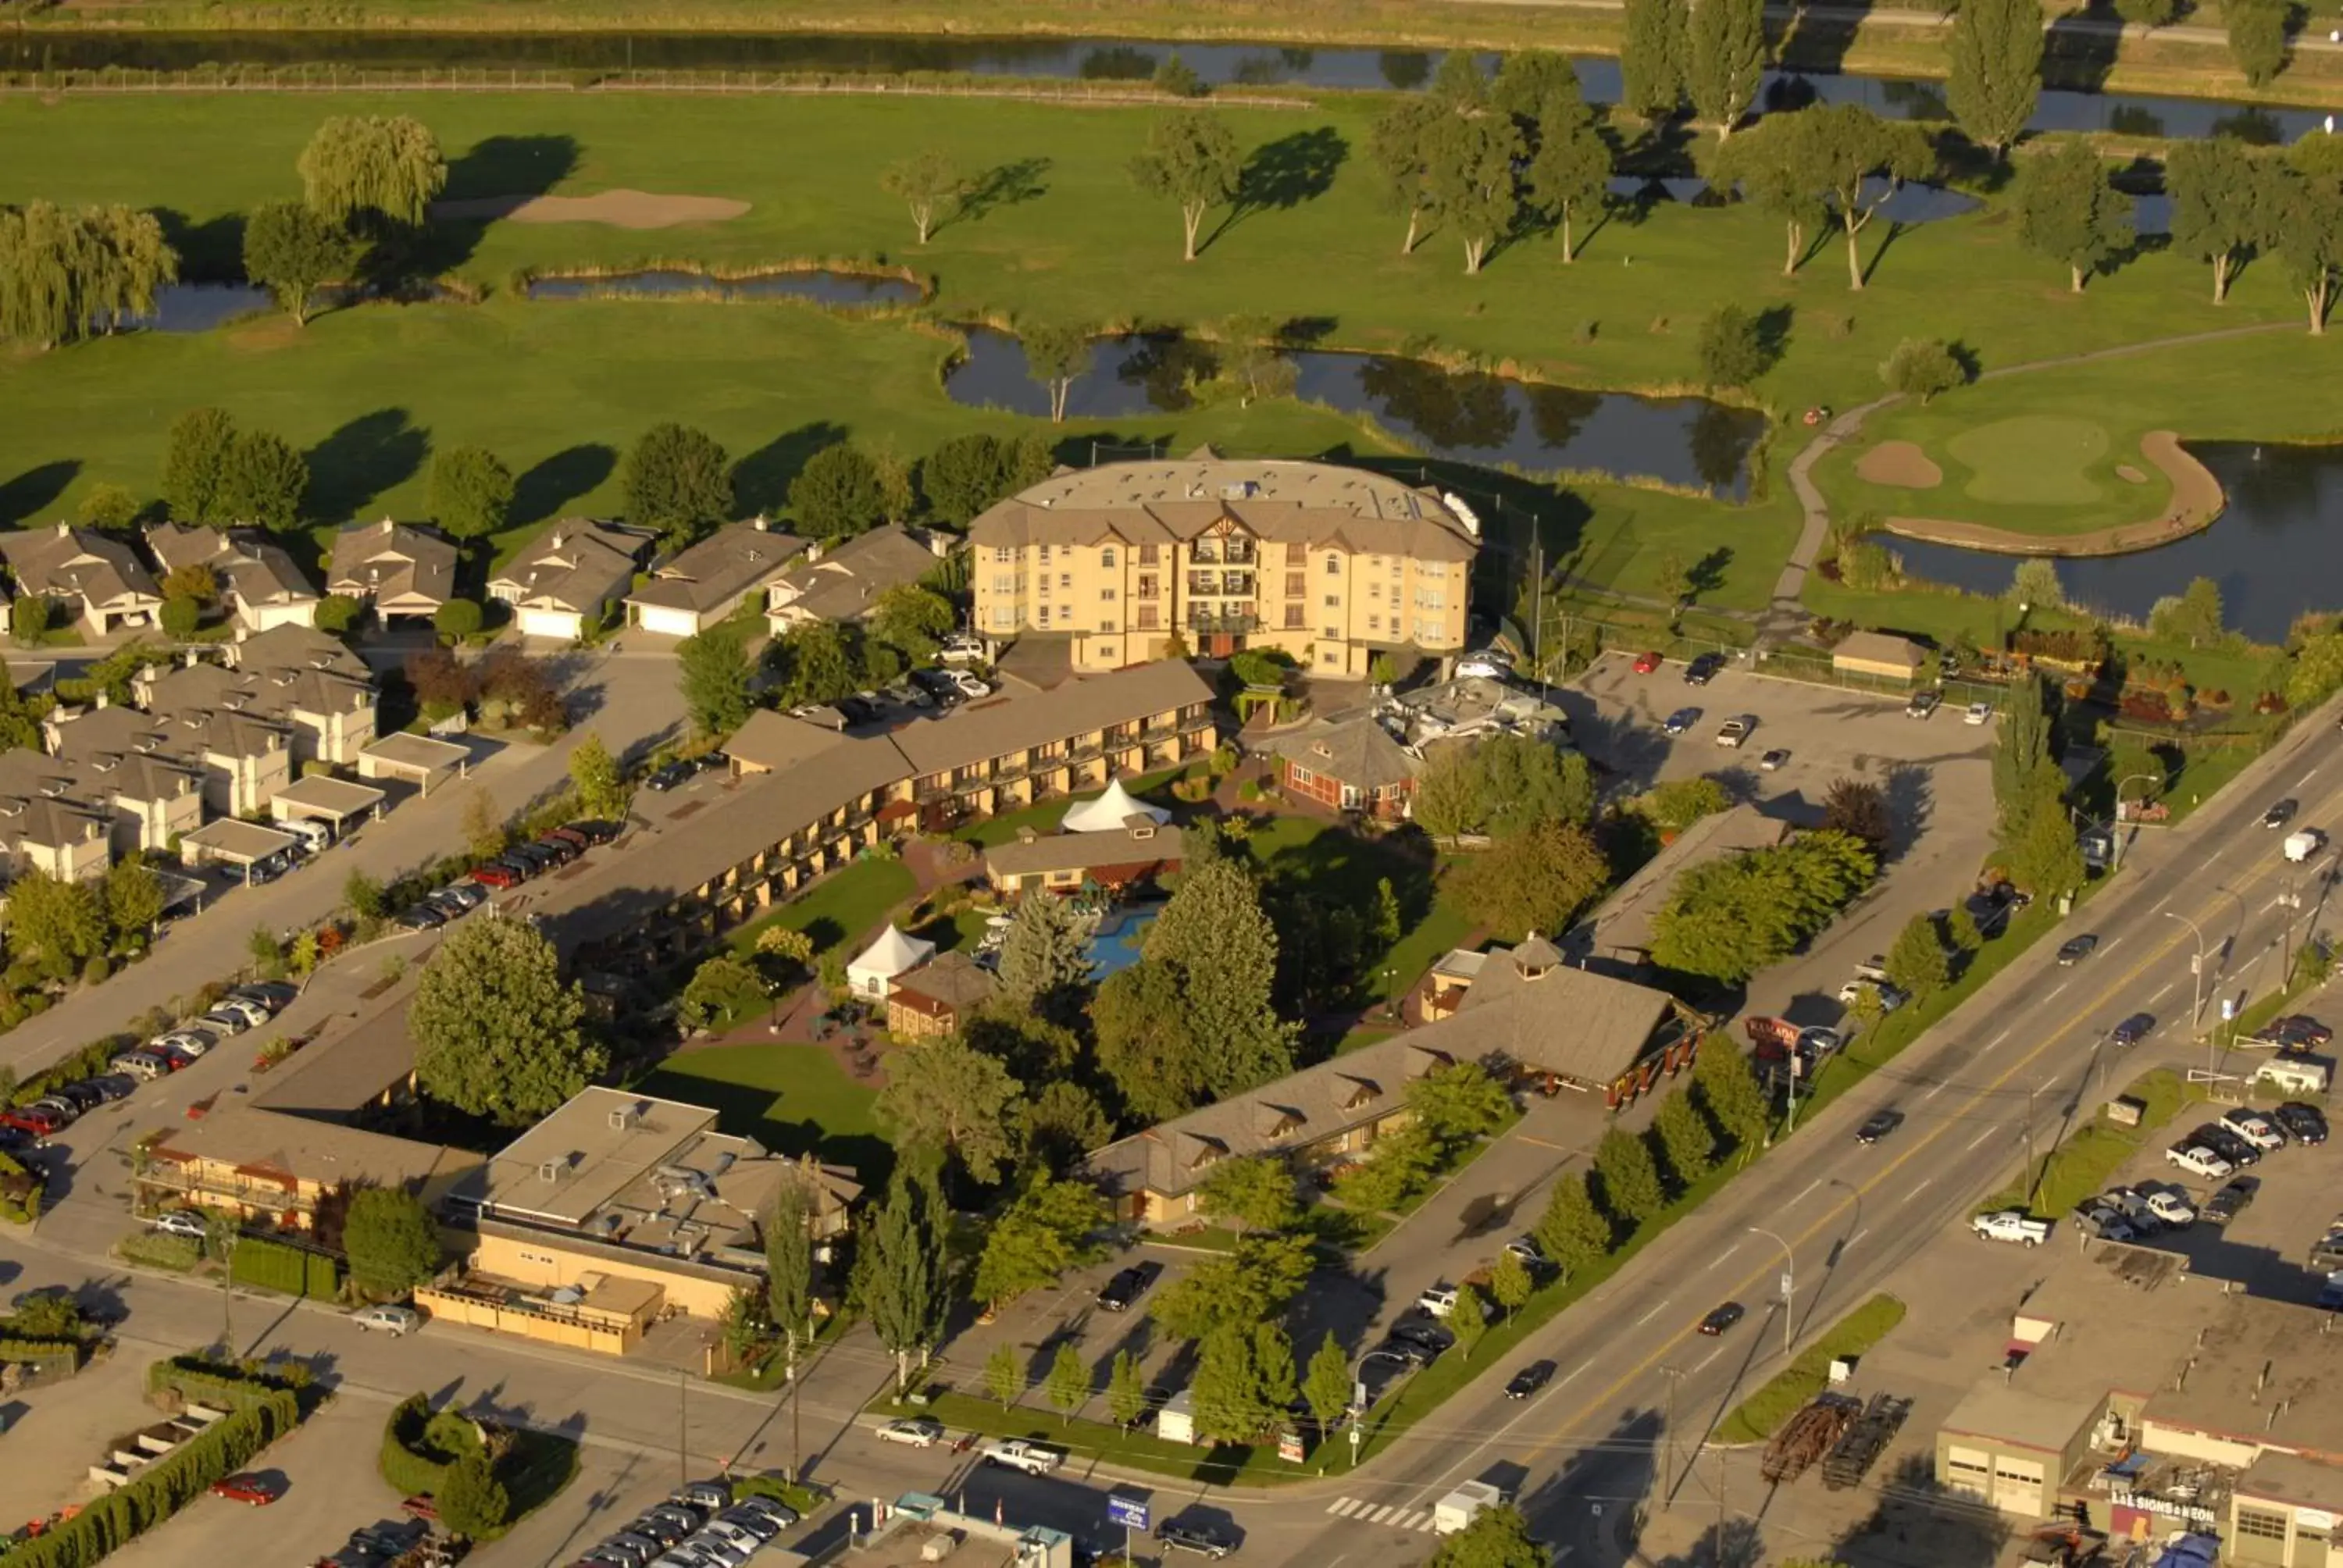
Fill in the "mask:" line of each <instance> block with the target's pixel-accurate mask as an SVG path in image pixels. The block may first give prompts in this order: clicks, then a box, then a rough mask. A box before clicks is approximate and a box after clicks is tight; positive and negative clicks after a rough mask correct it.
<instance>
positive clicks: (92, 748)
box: [48, 666, 288, 763]
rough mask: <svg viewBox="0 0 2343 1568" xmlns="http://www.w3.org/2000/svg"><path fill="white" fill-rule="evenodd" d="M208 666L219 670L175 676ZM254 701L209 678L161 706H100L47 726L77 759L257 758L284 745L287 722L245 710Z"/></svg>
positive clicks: (63, 750) (62, 751) (62, 750)
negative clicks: (104, 756)
mask: <svg viewBox="0 0 2343 1568" xmlns="http://www.w3.org/2000/svg"><path fill="white" fill-rule="evenodd" d="M206 671H209V673H210V674H211V675H212V676H214V677H216V676H218V675H219V674H220V672H219V671H218V670H216V669H213V668H212V667H210V666H199V667H198V668H196V669H190V670H179V671H176V672H175V675H184V676H198V677H200V676H202V675H204V674H205V672H206ZM158 684H159V683H158ZM182 697H184V698H185V699H186V700H180V698H182ZM249 700H250V699H249V696H248V695H245V696H242V697H239V694H238V693H237V692H236V690H234V689H226V688H219V687H216V686H213V685H211V684H209V683H206V684H204V685H203V686H201V687H200V688H198V687H179V688H175V689H174V691H173V694H172V697H171V698H170V699H169V701H168V706H167V707H166V708H165V709H162V710H160V711H156V712H151V713H142V712H140V711H139V710H138V709H135V708H95V709H89V710H88V711H86V712H84V713H81V714H79V715H77V716H74V717H71V718H53V719H51V721H50V723H49V726H48V729H49V733H50V735H51V736H52V738H53V742H54V744H55V748H56V750H57V753H58V755H60V756H62V757H65V758H67V759H71V760H74V761H76V762H78V761H85V760H88V759H92V758H95V757H97V756H99V755H101V754H104V753H113V754H115V755H117V756H126V755H134V754H135V755H139V756H163V757H171V758H176V759H181V760H183V761H186V762H189V763H195V762H200V761H202V760H203V759H206V758H209V757H233V758H252V757H262V756H266V755H267V754H268V753H269V752H271V751H280V750H283V749H284V748H285V746H286V743H287V736H288V731H287V729H286V727H285V726H284V725H283V724H282V723H279V722H277V720H275V719H270V718H269V717H267V716H266V714H265V713H262V712H258V711H244V710H243V709H245V707H246V704H247V703H248V702H249Z"/></svg>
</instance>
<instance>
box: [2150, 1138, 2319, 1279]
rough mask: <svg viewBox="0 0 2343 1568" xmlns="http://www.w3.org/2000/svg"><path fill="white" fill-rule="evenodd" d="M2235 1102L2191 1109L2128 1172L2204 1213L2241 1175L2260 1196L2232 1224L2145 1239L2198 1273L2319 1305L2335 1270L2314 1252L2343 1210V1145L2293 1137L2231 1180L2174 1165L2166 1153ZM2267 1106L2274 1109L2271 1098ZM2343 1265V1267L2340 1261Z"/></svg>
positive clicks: (2206, 1223)
mask: <svg viewBox="0 0 2343 1568" xmlns="http://www.w3.org/2000/svg"><path fill="white" fill-rule="evenodd" d="M2227 1109H2228V1106H2227V1105H2226V1104H2220V1103H2200V1104H2196V1105H2190V1106H2187V1107H2185V1108H2183V1110H2182V1111H2181V1113H2180V1114H2179V1115H2178V1116H2177V1117H2176V1118H2174V1120H2173V1121H2172V1123H2171V1125H2170V1126H2169V1127H2167V1128H2166V1129H2165V1130H2164V1131H2163V1133H2162V1135H2160V1136H2158V1137H2156V1138H2153V1139H2151V1140H2149V1141H2148V1147H2147V1149H2146V1150H2145V1151H2142V1153H2141V1154H2140V1155H2139V1157H2138V1158H2137V1159H2136V1160H2135V1161H2132V1162H2131V1163H2130V1164H2129V1165H2128V1166H2127V1168H2126V1170H2125V1171H2123V1172H2122V1173H2121V1176H2120V1180H2121V1181H2124V1182H2127V1183H2129V1184H2131V1185H2133V1186H2136V1187H2143V1188H2144V1187H2147V1186H2149V1185H2154V1186H2161V1187H2165V1188H2167V1189H2177V1190H2179V1191H2183V1192H2185V1193H2186V1194H2187V1199H2188V1201H2189V1202H2190V1203H2191V1204H2192V1205H2193V1206H2194V1207H2196V1208H2197V1209H2198V1210H2199V1211H2202V1210H2203V1209H2204V1208H2205V1205H2206V1202H2207V1200H2208V1199H2209V1198H2210V1197H2211V1196H2212V1195H2213V1194H2214V1193H2215V1192H2217V1191H2219V1190H2220V1189H2221V1188H2223V1187H2225V1186H2227V1185H2228V1184H2229V1183H2230V1182H2231V1181H2234V1180H2237V1179H2238V1178H2243V1179H2245V1180H2247V1181H2251V1182H2252V1183H2253V1188H2252V1200H2251V1201H2249V1202H2247V1204H2246V1205H2245V1207H2244V1208H2243V1209H2242V1210H2241V1211H2239V1212H2238V1213H2237V1216H2236V1217H2235V1218H2233V1219H2231V1220H2229V1221H2227V1222H2226V1223H2223V1222H2219V1221H2216V1220H2214V1219H2212V1218H2210V1217H2200V1218H2199V1219H2198V1220H2197V1221H2196V1223H2194V1224H2191V1225H2187V1226H2182V1227H2179V1228H2177V1229H2166V1230H2163V1231H2159V1232H2158V1233H2157V1234H2155V1235H2152V1236H2147V1237H2143V1238H2141V1244H2143V1245H2146V1246H2151V1247H2157V1248H2161V1249H2163V1250H2165V1251H2174V1252H2179V1253H2181V1254H2183V1255H2185V1256H2186V1257H2187V1259H2188V1265H2189V1269H2190V1271H2191V1272H2193V1273H2197V1274H2202V1275H2207V1276H2209V1277H2211V1278H2215V1279H2221V1280H2232V1281H2236V1282H2238V1283H2240V1284H2242V1285H2244V1286H2245V1288H2246V1289H2247V1291H2249V1292H2252V1293H2253V1294H2255V1295H2258V1296H2268V1297H2270V1298H2273V1299H2275V1300H2278V1301H2288V1302H2304V1303H2306V1304H2307V1303H2309V1302H2315V1301H2316V1300H2317V1299H2318V1293H2319V1290H2320V1288H2321V1287H2322V1286H2324V1285H2325V1284H2326V1283H2327V1275H2328V1271H2327V1270H2325V1269H2314V1268H2313V1267H2312V1265H2311V1263H2310V1253H2311V1249H2312V1248H2313V1247H2315V1246H2317V1245H2318V1241H2319V1239H2320V1238H2321V1237H2322V1236H2324V1235H2325V1234H2326V1233H2327V1231H2328V1225H2329V1224H2330V1222H2332V1221H2334V1219H2335V1217H2336V1214H2337V1212H2338V1210H2343V1181H2338V1176H2343V1150H2338V1146H2337V1145H2336V1144H2335V1143H2333V1142H2331V1141H2329V1142H2327V1143H2323V1144H2319V1145H2317V1146H2308V1145H2305V1144H2302V1143H2299V1142H2296V1141H2291V1140H2290V1141H2288V1144H2287V1146H2286V1147H2285V1148H2282V1149H2278V1150H2275V1151H2267V1152H2264V1153H2262V1155H2261V1158H2260V1159H2259V1160H2258V1162H2256V1163H2255V1164H2252V1165H2250V1166H2247V1167H2244V1168H2242V1169H2240V1170H2238V1171H2236V1172H2235V1173H2234V1175H2232V1176H2228V1177H2220V1178H2214V1177H2208V1176H2201V1175H2197V1174H2193V1173H2191V1172H2188V1171H2184V1170H2182V1169H2181V1168H2180V1167H2178V1166H2177V1165H2174V1164H2173V1163H2171V1161H2169V1160H2167V1157H2166V1151H2167V1149H2169V1148H2171V1147H2172V1146H2173V1145H2175V1144H2177V1143H2179V1142H2182V1141H2185V1140H2186V1139H2187V1137H2188V1135H2189V1134H2190V1133H2191V1132H2192V1131H2194V1130H2196V1129H2197V1128H2198V1127H2201V1126H2204V1125H2206V1124H2207V1123H2215V1122H2217V1121H2219V1119H2220V1116H2221V1113H2222V1112H2223V1111H2226V1110H2227ZM2260 1109H2261V1110H2263V1111H2268V1109H2269V1103H2268V1102H2267V1101H2265V1102H2263V1103H2262V1105H2261V1106H2260ZM2338 1267H2343V1265H2338Z"/></svg>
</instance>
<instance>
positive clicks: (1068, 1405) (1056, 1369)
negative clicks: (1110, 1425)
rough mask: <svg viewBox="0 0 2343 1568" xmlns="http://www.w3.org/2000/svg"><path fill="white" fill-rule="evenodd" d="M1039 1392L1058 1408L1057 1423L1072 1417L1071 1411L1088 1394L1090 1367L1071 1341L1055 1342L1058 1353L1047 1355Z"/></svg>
mask: <svg viewBox="0 0 2343 1568" xmlns="http://www.w3.org/2000/svg"><path fill="white" fill-rule="evenodd" d="M1041 1393H1042V1397H1044V1398H1046V1399H1047V1400H1048V1401H1049V1402H1050V1408H1051V1409H1052V1410H1054V1411H1056V1412H1058V1421H1059V1423H1060V1424H1061V1425H1063V1424H1064V1423H1065V1422H1071V1420H1073V1419H1074V1412H1076V1411H1078V1410H1080V1409H1081V1408H1082V1402H1083V1401H1084V1400H1087V1399H1089V1398H1090V1397H1091V1369H1090V1368H1089V1367H1088V1366H1086V1365H1084V1364H1083V1362H1082V1354H1081V1352H1080V1351H1078V1350H1076V1349H1074V1342H1073V1341H1071V1340H1060V1341H1059V1342H1058V1353H1057V1354H1056V1355H1054V1356H1052V1357H1051V1359H1050V1375H1049V1376H1048V1377H1047V1378H1045V1379H1044V1380H1042V1383H1041Z"/></svg>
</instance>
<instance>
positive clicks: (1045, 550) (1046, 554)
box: [1041, 545, 1050, 567]
mask: <svg viewBox="0 0 2343 1568" xmlns="http://www.w3.org/2000/svg"><path fill="white" fill-rule="evenodd" d="M1041 564H1042V565H1043V566H1045V567H1046V566H1048V565H1049V564H1050V547H1049V546H1047V545H1043V546H1042V547H1041Z"/></svg>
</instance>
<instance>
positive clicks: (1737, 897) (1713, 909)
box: [1652, 829, 1878, 985]
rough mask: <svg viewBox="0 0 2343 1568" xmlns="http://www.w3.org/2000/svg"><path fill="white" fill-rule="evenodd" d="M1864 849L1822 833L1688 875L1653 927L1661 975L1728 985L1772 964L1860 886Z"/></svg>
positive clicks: (1868, 857) (1866, 877) (1870, 863)
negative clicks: (1675, 973) (1695, 977)
mask: <svg viewBox="0 0 2343 1568" xmlns="http://www.w3.org/2000/svg"><path fill="white" fill-rule="evenodd" d="M1877 864H1878V861H1877V859H1876V857H1875V856H1874V855H1873V854H1872V852H1871V849H1870V848H1869V847H1868V846H1867V845H1865V844H1863V843H1861V842H1859V841H1858V840H1856V839H1852V838H1849V837H1848V836H1847V835H1845V834H1844V833H1835V832H1832V831H1830V830H1828V829H1818V830H1816V831H1815V832H1811V833H1805V834H1802V835H1801V836H1799V837H1798V838H1796V839H1793V840H1792V841H1790V842H1789V843H1787V844H1784V845H1780V846H1778V847H1776V848H1774V849H1756V850H1752V851H1750V852H1749V853H1746V854H1743V855H1736V856H1734V857H1732V858H1731V859H1723V860H1711V861H1708V862H1706V863H1704V864H1702V865H1698V866H1694V867H1692V868H1691V869H1688V870H1686V871H1685V872H1684V874H1683V875H1682V876H1680V877H1678V878H1677V879H1676V886H1675V889H1674V891H1673V892H1672V893H1671V894H1670V895H1669V897H1668V900H1667V902H1666V903H1665V904H1664V905H1663V906H1662V907H1661V910H1660V911H1659V913H1658V914H1657V915H1656V916H1654V919H1653V922H1652V924H1653V932H1654V936H1653V944H1652V956H1653V958H1654V960H1655V961H1657V962H1658V963H1660V964H1661V965H1663V966H1664V967H1665V968H1668V969H1673V970H1681V971H1682V972H1684V973H1685V974H1695V975H1704V976H1706V977H1708V978H1709V979H1711V980H1719V981H1722V982H1724V983H1725V984H1728V985H1729V984H1734V983H1735V982H1738V981H1740V980H1746V979H1747V978H1748V977H1749V976H1751V975H1753V974H1755V973H1756V972H1757V970H1761V969H1763V968H1765V966H1766V965H1767V964H1770V963H1775V962H1778V961H1779V960H1782V959H1783V958H1785V957H1786V956H1788V954H1789V953H1790V952H1792V951H1793V950H1795V948H1796V947H1797V945H1798V943H1800V942H1801V941H1804V940H1805V939H1806V938H1807V937H1809V936H1811V935H1813V934H1814V933H1815V931H1817V930H1821V929H1822V927H1823V926H1824V925H1825V923H1827V922H1828V921H1829V920H1830V918H1831V917H1832V916H1833V915H1834V914H1835V913H1837V912H1838V910H1841V909H1843V908H1845V905H1846V903H1847V900H1850V899H1852V898H1854V897H1855V894H1856V893H1857V892H1859V891H1861V890H1863V889H1864V888H1865V886H1867V885H1868V884H1869V882H1870V880H1871V878H1872V876H1873V874H1874V872H1875V869H1876V868H1877Z"/></svg>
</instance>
